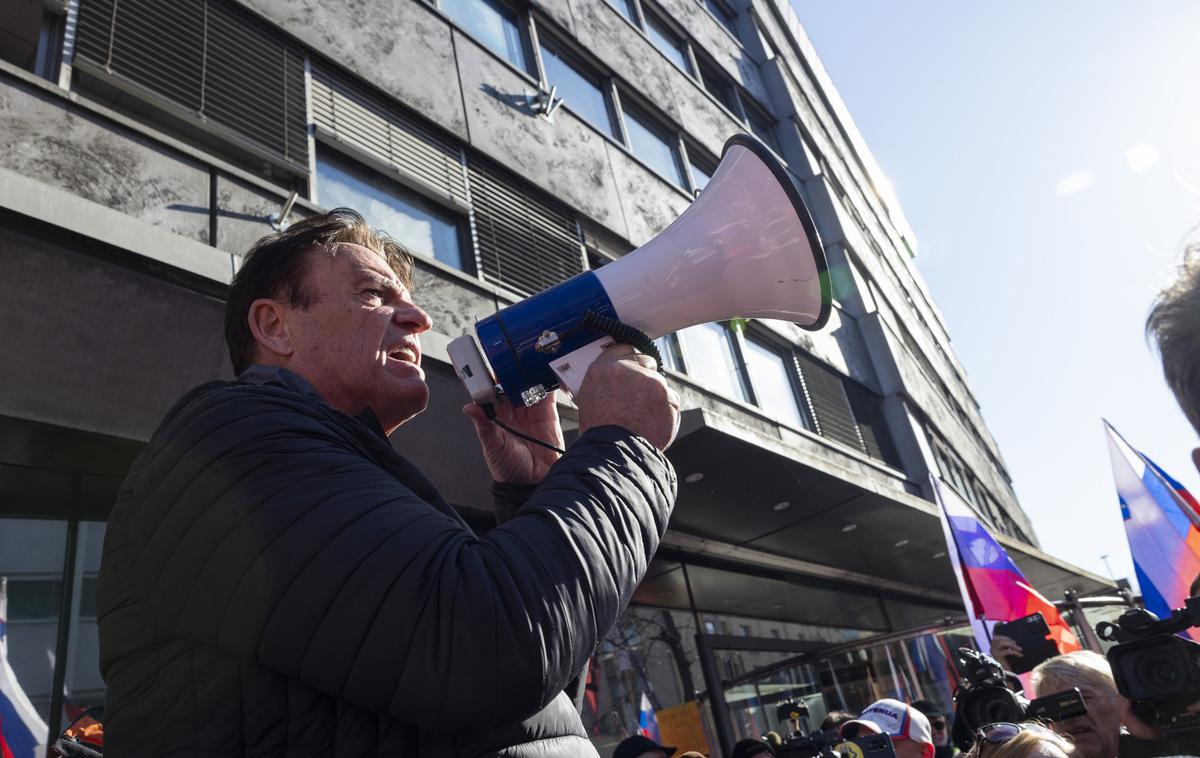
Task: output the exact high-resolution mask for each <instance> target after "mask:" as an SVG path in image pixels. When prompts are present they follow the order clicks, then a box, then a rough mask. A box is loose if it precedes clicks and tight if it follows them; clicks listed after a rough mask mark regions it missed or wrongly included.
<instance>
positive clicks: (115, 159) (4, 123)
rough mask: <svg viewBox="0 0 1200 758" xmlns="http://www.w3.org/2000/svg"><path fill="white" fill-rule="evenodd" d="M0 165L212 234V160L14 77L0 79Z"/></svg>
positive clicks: (176, 227)
mask: <svg viewBox="0 0 1200 758" xmlns="http://www.w3.org/2000/svg"><path fill="white" fill-rule="evenodd" d="M0 167H4V168H8V169H11V170H12V171H15V172H16V173H19V174H22V175H24V176H28V177H30V178H33V179H36V180H38V181H40V182H44V183H46V184H50V185H52V186H55V187H59V188H61V189H64V190H67V191H68V192H71V193H73V194H75V195H78V196H80V197H84V198H86V199H88V200H92V201H94V202H97V203H100V204H102V205H106V206H108V207H109V208H113V209H114V210H118V211H121V212H122V213H125V214H127V215H129V216H132V217H134V218H138V219H141V220H142V221H146V222H148V223H151V224H154V225H156V226H161V227H164V228H166V229H168V230H170V231H172V232H175V233H176V234H181V235H183V236H185V237H190V238H192V239H194V240H199V241H200V242H207V241H208V169H207V167H205V166H203V165H201V164H200V163H198V162H196V161H193V160H190V159H187V158H185V157H183V156H182V155H179V154H177V153H175V152H173V151H170V150H167V149H164V148H162V147H160V146H158V145H156V144H155V143H154V142H152V141H151V140H149V139H146V138H144V137H142V136H140V135H137V134H134V133H132V132H129V131H127V130H124V129H121V128H118V127H117V126H116V125H114V124H112V123H109V122H107V121H105V120H104V119H101V118H99V117H97V116H94V115H92V114H90V113H88V112H87V111H85V110H83V109H80V108H76V107H74V106H71V105H70V104H69V103H68V102H67V101H66V100H63V99H61V98H55V97H53V96H51V95H48V94H46V93H43V92H40V91H38V90H37V89H35V88H33V87H30V86H27V85H25V84H23V83H22V82H19V81H16V80H10V79H5V80H4V81H3V82H2V83H0Z"/></svg>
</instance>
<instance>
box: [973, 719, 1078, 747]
mask: <svg viewBox="0 0 1200 758" xmlns="http://www.w3.org/2000/svg"><path fill="white" fill-rule="evenodd" d="M1021 732H1034V733H1035V734H1040V735H1044V736H1045V735H1049V736H1050V737H1057V736H1058V735H1056V734H1055V733H1054V732H1053V731H1051V730H1049V729H1047V728H1046V727H1044V726H1042V725H1041V724H1010V723H1008V722H1003V721H1002V722H1000V723H997V724H988V725H987V726H985V727H983V728H982V729H977V730H976V731H975V739H976V740H982V741H984V742H986V743H987V744H989V745H1003V744H1004V743H1006V742H1008V741H1009V740H1011V739H1013V738H1014V737H1016V736H1017V735H1018V734H1020V733H1021Z"/></svg>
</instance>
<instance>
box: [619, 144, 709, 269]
mask: <svg viewBox="0 0 1200 758" xmlns="http://www.w3.org/2000/svg"><path fill="white" fill-rule="evenodd" d="M606 147H607V149H608V160H609V162H610V163H611V164H612V170H613V176H614V177H616V181H617V191H618V192H619V193H620V196H621V207H622V208H623V209H624V212H625V222H626V223H627V224H628V225H629V234H628V237H627V238H628V239H629V241H630V242H632V243H633V244H634V245H642V244H644V243H645V242H646V241H647V240H649V239H650V238H651V237H653V236H654V235H656V234H658V233H659V232H661V231H662V230H663V229H666V228H667V226H668V225H669V224H670V223H671V222H672V221H674V220H675V219H676V218H677V217H678V216H679V214H681V213H683V212H684V211H685V210H687V209H688V207H689V206H690V205H691V202H690V201H689V200H688V199H687V197H686V196H685V195H683V194H681V193H680V192H679V190H677V189H675V188H674V187H672V186H671V185H670V184H668V183H667V181H666V180H664V179H661V178H660V177H659V176H658V174H655V173H654V172H652V171H650V170H649V169H647V168H646V167H645V166H643V165H642V164H640V163H638V162H637V161H635V160H634V159H633V158H630V157H629V156H628V155H627V154H626V153H625V151H624V150H622V149H621V148H619V147H617V146H615V145H606Z"/></svg>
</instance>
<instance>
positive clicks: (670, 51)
mask: <svg viewBox="0 0 1200 758" xmlns="http://www.w3.org/2000/svg"><path fill="white" fill-rule="evenodd" d="M646 34H648V35H650V41H651V42H653V43H654V46H655V47H657V48H658V49H659V50H662V51H663V53H664V54H665V55H666V56H667V57H668V58H670V59H671V62H672V63H674V64H675V65H676V66H679V67H680V68H681V69H683V70H684V71H687V72H688V73H691V70H692V69H691V67H690V66H688V59H687V52H686V49H685V48H684V46H683V40H681V39H679V37H678V36H676V35H675V34H674V33H673V32H671V30H670V29H668V28H667V27H666V25H664V24H663V23H662V22H661V21H659V20H658V19H656V18H655V17H654V16H651V15H650V14H646Z"/></svg>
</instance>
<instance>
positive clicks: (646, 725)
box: [638, 692, 662, 742]
mask: <svg viewBox="0 0 1200 758" xmlns="http://www.w3.org/2000/svg"><path fill="white" fill-rule="evenodd" d="M638 733H639V734H641V735H642V736H643V737H649V738H650V739H652V740H654V741H655V742H658V741H660V740H661V739H662V737H661V735H660V734H659V731H658V719H657V718H655V717H654V705H653V704H651V702H650V698H648V697H647V696H646V693H645V692H643V693H642V706H641V710H640V711H639V712H638Z"/></svg>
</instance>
